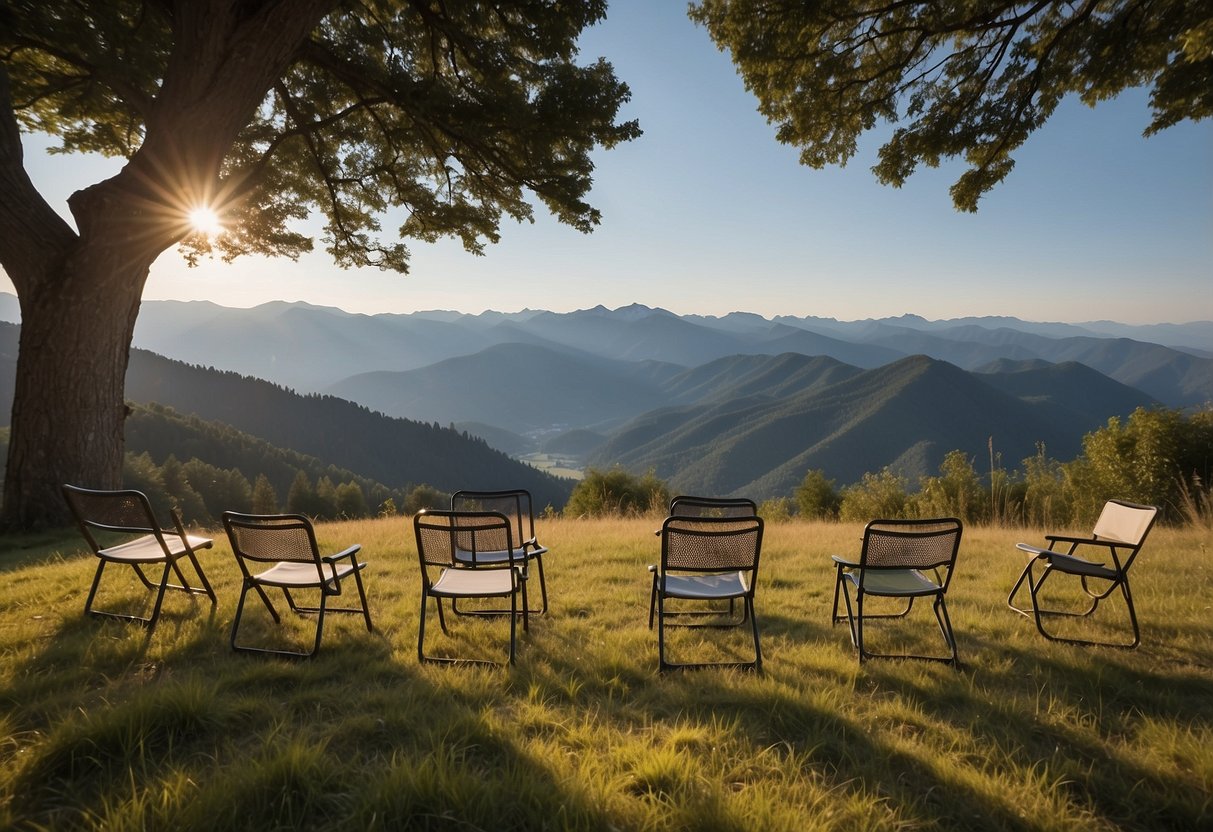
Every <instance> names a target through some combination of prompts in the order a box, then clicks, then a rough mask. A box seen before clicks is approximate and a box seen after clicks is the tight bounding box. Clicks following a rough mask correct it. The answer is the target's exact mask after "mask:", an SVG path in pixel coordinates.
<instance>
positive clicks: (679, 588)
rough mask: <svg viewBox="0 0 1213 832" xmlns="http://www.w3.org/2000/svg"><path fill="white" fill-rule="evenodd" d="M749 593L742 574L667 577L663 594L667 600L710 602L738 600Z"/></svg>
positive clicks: (747, 583) (744, 576)
mask: <svg viewBox="0 0 1213 832" xmlns="http://www.w3.org/2000/svg"><path fill="white" fill-rule="evenodd" d="M749 591H750V587H749V582H748V581H747V580H746V575H745V573H743V572H729V573H726V574H723V575H667V576H666V579H665V594H666V596H667V597H669V598H690V599H695V600H699V601H710V600H712V599H713V598H740V597H741V596H743V595H745V594H746V593H747V592H749Z"/></svg>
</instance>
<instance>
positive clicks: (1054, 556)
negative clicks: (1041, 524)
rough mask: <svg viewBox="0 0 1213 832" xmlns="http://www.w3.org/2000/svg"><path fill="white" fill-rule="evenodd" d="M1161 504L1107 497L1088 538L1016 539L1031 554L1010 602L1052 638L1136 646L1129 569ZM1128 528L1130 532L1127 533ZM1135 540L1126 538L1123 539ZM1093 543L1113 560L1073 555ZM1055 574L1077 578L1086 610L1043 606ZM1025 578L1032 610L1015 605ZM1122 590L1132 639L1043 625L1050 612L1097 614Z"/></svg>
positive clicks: (1138, 632) (1138, 638) (1138, 637)
mask: <svg viewBox="0 0 1213 832" xmlns="http://www.w3.org/2000/svg"><path fill="white" fill-rule="evenodd" d="M1158 511H1159V510H1158V507H1157V506H1149V505H1141V504H1138V503H1130V502H1126V501H1124V500H1109V501H1108V502H1107V503H1105V504H1104V508H1103V511H1102V512H1101V513H1100V516H1099V520H1098V521H1097V522H1096V524H1095V529H1094V531H1093V532H1092V533H1091V534H1090V535H1089V536H1086V537H1082V536H1071V535H1060V534H1048V535H1045V540H1046V541H1047V542H1048V547H1047V548H1044V549H1041V548H1039V547H1036V546H1031V545H1029V544H1027V543H1018V544H1016V548H1018V549H1019V550H1021V551H1023V552H1026V553H1027V554H1028V555H1029V556H1030V558H1029V560H1028V563H1027V565H1026V566H1024V569H1023V572H1021V573H1020V575H1019V579H1018V580H1017V581H1015V585H1014V586H1013V587H1011V592H1010V593H1009V594H1008V595H1007V606H1008V607H1010V608H1011V609H1012V610H1014V611H1015V612H1017V613H1019V614H1020V615H1023V616H1026V617H1029V618H1032V619H1033V620H1034V621H1035V622H1036V629H1037V630H1038V631H1039V632H1040V634H1041V635H1042V636H1044V637H1045V638H1046V639H1048V640H1050V641H1060V642H1064V643H1067V644H1077V645H1080V646H1085V647H1116V648H1120V649H1122V650H1132V649H1134V648H1136V647H1137V646H1138V645H1139V644H1141V628H1140V627H1139V625H1138V623H1137V610H1136V608H1135V607H1134V605H1133V593H1132V591H1131V590H1130V588H1129V567H1130V566H1132V565H1133V561H1134V560H1135V559H1136V558H1137V555H1138V553H1139V552H1140V551H1141V548H1142V546H1144V545H1145V542H1146V538H1147V537H1148V536H1149V534H1150V530H1151V529H1152V528H1153V527H1154V522H1155V521H1156V520H1157V519H1158ZM1126 532H1128V533H1127V534H1126ZM1126 537H1128V538H1132V539H1128V540H1126V539H1124V538H1126ZM1058 544H1063V545H1064V546H1065V547H1066V548H1065V550H1064V551H1056V550H1054V548H1053V547H1054V546H1056V545H1058ZM1082 546H1086V547H1095V548H1096V549H1101V550H1103V551H1104V553H1106V555H1107V558H1110V559H1111V561H1112V563H1111V565H1108V564H1107V563H1106V560H1105V561H1102V562H1101V561H1092V560H1087V559H1085V558H1081V557H1078V555H1076V554H1075V552H1076V551H1078V549H1079V547H1082ZM1042 564H1043V570H1042V571H1041V572H1040V575H1039V576H1037V574H1036V571H1037V567H1039V566H1041V565H1042ZM1054 574H1064V575H1073V576H1075V577H1077V578H1079V581H1080V586H1081V590H1082V592H1083V594H1084V595H1085V596H1086V598H1087V599H1089V601H1090V604H1089V605H1088V606H1087V608H1086V609H1085V610H1061V609H1045V608H1042V607H1041V605H1040V592H1041V587H1043V586H1044V583H1045V581H1046V580H1047V579H1048V578H1049V577H1050V576H1051V575H1054ZM1025 581H1026V582H1027V585H1028V592H1029V595H1030V596H1031V600H1032V605H1031V606H1030V607H1028V608H1023V607H1019V606H1016V604H1015V595H1016V594H1017V593H1018V592H1019V590H1020V588H1021V587H1022V586H1023V585H1024V582H1025ZM1117 589H1119V590H1120V593H1121V597H1123V598H1124V601H1125V607H1126V609H1127V610H1128V614H1129V626H1130V628H1131V629H1132V632H1133V638H1132V640H1131V641H1128V642H1113V641H1093V640H1088V639H1080V638H1071V637H1067V636H1059V635H1056V634H1054V633H1050V632H1049V631H1048V630H1047V629H1046V628H1045V625H1044V618H1045V617H1048V616H1055V617H1069V618H1088V617H1090V616H1091V615H1093V614H1094V613H1095V610H1096V609H1097V608H1098V607H1099V603H1100V602H1101V601H1103V600H1105V599H1106V598H1108V597H1109V596H1110V595H1112V593H1113V592H1115V591H1116V590H1117Z"/></svg>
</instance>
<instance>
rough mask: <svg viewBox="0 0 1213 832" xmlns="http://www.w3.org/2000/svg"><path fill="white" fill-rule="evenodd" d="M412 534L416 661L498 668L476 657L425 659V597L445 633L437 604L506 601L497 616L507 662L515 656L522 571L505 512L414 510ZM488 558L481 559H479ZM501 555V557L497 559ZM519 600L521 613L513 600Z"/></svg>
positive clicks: (524, 622)
mask: <svg viewBox="0 0 1213 832" xmlns="http://www.w3.org/2000/svg"><path fill="white" fill-rule="evenodd" d="M413 533H414V535H415V536H416V538H417V558H418V560H419V562H420V565H421V620H420V624H419V625H418V628H417V660H418V661H419V662H427V661H428V662H445V663H450V664H457V663H458V664H490V665H491V664H497V663H496V662H491V661H486V660H480V659H447V658H435V657H430V656H426V654H425V618H426V609H427V607H428V606H429V599H430V598H433V599H434V600H435V602H436V604H437V607H438V624H439V626H441V628H442V632H443V633H445V634H447V635H449V634H450V631H449V630H447V627H446V617H445V615H444V614H443V612H442V601H443V599H444V598H447V599H450V601H451V605H452V607H453V606H454V604H455V601H456V600H458V599H461V598H463V599H472V598H509V599H510V607H509V609H504V610H500V611H499V614H500V615H505V616H507V617H508V618H509V619H510V655H509V663H510V664H513V663H514V656H515V654H516V652H517V640H518V639H517V631H518V618H519V616H521V618H522V629H523V630H526V629H527V628H528V622H527V612H528V611H527V607H526V592H525V588H524V587H525V585H526V573H525V571H524V569H523V567H522V564H523V562H524V561H523V557H522V555H521V549H519V548H517V547H515V546H514V540H513V524H512V522H511V520H510V519H508V518H507V517H506V516H505V515H504V514H501V513H500V512H495V511H434V510H426V511H421V512H418V513H417V515H416V516H415V517H413ZM481 554H486V555H489V556H490V557H489V559H487V560H482V559H481V557H480V555H481ZM498 555H500V557H499V556H498ZM520 595H521V596H522V610H521V611H519V609H518V598H519V596H520Z"/></svg>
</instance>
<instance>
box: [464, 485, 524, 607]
mask: <svg viewBox="0 0 1213 832" xmlns="http://www.w3.org/2000/svg"><path fill="white" fill-rule="evenodd" d="M451 511H462V512H467V511H495V512H497V513H499V514H501V515H503V516H505V517H506V518H507V519H508V520H509V521H510V523H511V537H512V540H513V542H514V546H515V550H516V551H515V553H514V554H515V559H516V560H520V561H521V563H522V570H523V574H524V576H526V577H529V576H530V575H529V568H530V562H531V561H535V568H536V570H537V571H538V573H539V600H540V607H539V609H538V610H529V608H528V610H529V614H530V615H543V614H544V613H546V612H547V611H548V584H547V577H546V576H545V575H544V573H543V556H544V555H545V554H547V551H548V550H547V548H546V547H545V546H541V545H540V544H539V541H538V539H537V538H536V535H535V514H534V507H533V504H532V502H531V492H529V491H527V490H526V489H524V488H512V489H505V490H501V491H473V490H470V489H463V490H460V491H456V492H455V493H454V494H452V495H451ZM504 560H505V557H504V553H495V554H494V555H493V556H492V557H490V558H488V559H484V560H483V561H482V563H490V564H498V563H501V562H503V561H504ZM469 565H472V566H478V565H482V564H478V563H472V564H469ZM528 583H529V582H528ZM522 589H523V592H524V593H525V592H526V591H527V583H524V584H523V587H522ZM524 600H525V599H524ZM524 606H527V605H526V604H525V603H524ZM451 611H452V612H454V613H455V614H456V615H502V614H504V610H462V611H461V610H459V608H458V606H457V602H456V600H455V599H451Z"/></svg>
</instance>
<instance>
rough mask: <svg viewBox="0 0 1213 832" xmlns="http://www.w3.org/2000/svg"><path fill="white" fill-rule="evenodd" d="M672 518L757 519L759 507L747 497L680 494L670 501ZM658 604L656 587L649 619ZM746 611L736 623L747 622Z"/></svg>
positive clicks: (733, 606)
mask: <svg viewBox="0 0 1213 832" xmlns="http://www.w3.org/2000/svg"><path fill="white" fill-rule="evenodd" d="M670 516H671V517H675V516H677V517H756V516H758V505H757V504H756V503H755V502H754V501H753V500H750V499H748V498H746V497H697V496H693V495H689V494H679V495H678V496H676V497H674V498H673V499H672V500H670ZM654 534H656V535H658V536H660V535H661V529H658V530H657V531H656V532H654ZM736 601H737V599H736V598H730V599H729V612H728V614H729V617H730V618H731V617H732V616H733V615H735V614H736V613H735V611H736ZM656 603H657V591H656V587H655V586H654V590H653V593H652V595H651V596H650V597H649V618H650V619H652V617H653V607H654V605H655V604H656ZM712 614H713V613H712V612H710V611H694V612H682V613H670V612H667V613H666V615H667V616H668V617H673V616H677V615H692V616H701V617H702V616H705V615H712ZM744 616H745V610H744V609H743V610H742V618H741V619H740V620H739V621H737V622H736V623H738V624H740V623H742V622H744V621H745V617H744Z"/></svg>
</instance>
